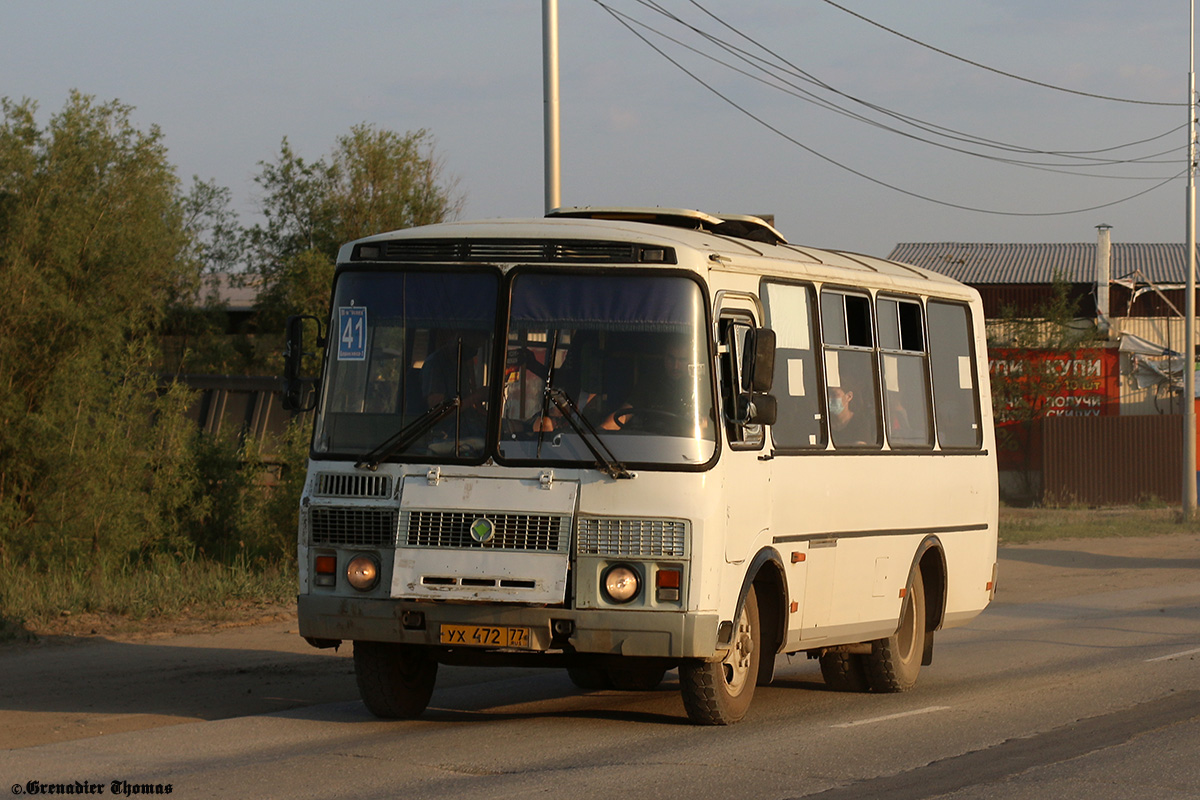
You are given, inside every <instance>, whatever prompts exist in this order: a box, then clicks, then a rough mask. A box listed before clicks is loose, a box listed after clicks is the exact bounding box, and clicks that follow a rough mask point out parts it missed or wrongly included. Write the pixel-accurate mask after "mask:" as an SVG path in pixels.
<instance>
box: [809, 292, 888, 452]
mask: <svg viewBox="0 0 1200 800" xmlns="http://www.w3.org/2000/svg"><path fill="white" fill-rule="evenodd" d="M821 328H822V331H823V334H824V342H823V344H824V350H825V390H826V393H827V395H828V406H827V408H828V417H829V431H830V436H831V437H832V438H833V446H834V447H835V448H838V449H841V448H871V449H878V448H879V446H880V443H881V438H880V430H879V402H878V399H877V398H878V397H879V387H878V383H877V380H878V378H877V373H876V368H875V341H874V336H873V334H872V330H871V298H870V297H868V296H867V295H860V294H855V293H851V292H841V291H827V290H826V291H822V292H821Z"/></svg>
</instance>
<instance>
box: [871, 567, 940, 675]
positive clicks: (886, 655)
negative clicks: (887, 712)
mask: <svg viewBox="0 0 1200 800" xmlns="http://www.w3.org/2000/svg"><path fill="white" fill-rule="evenodd" d="M924 653H925V583H924V581H923V580H921V570H919V569H917V570H913V575H912V578H911V579H910V580H909V583H908V591H907V592H905V596H904V605H903V607H902V608H901V611H900V627H899V628H898V629H897V630H896V632H895V633H894V634H892V635H891V636H889V637H887V638H886V639H877V640H875V641H874V642H872V643H871V653H870V655H868V656H867V657H866V666H867V681H868V682H869V683H870V685H871V690H872V691H875V692H907V691H908V690H909V689H911V688H912V687H913V686H914V685H916V683H917V675H918V674H919V673H920V672H921V659H922V657H923V656H924Z"/></svg>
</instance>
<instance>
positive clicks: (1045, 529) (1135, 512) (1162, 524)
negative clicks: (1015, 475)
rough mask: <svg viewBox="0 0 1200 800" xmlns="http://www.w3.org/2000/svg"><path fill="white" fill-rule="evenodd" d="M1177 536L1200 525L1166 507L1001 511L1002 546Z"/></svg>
mask: <svg viewBox="0 0 1200 800" xmlns="http://www.w3.org/2000/svg"><path fill="white" fill-rule="evenodd" d="M1177 533H1200V522H1188V523H1183V522H1181V521H1180V510H1179V509H1178V508H1168V507H1165V506H1157V507H1154V506H1137V507H1134V506H1130V507H1123V508H1005V507H1002V508H1001V509H1000V542H1001V543H1002V544H1026V543H1028V542H1040V541H1046V540H1049V539H1086V538H1107V537H1122V536H1158V535H1163V534H1177Z"/></svg>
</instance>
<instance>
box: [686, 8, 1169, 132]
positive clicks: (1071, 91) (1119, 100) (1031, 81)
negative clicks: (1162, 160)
mask: <svg viewBox="0 0 1200 800" xmlns="http://www.w3.org/2000/svg"><path fill="white" fill-rule="evenodd" d="M822 2H824V3H826V4H827V5H830V6H833V7H834V8H836V9H837V10H839V11H844V12H845V13H847V14H849V15H850V16H852V17H854V18H856V19H860V20H862V21H863V22H865V23H867V24H868V25H874V26H875V27H876V28H879V29H880V30H882V31H887V32H888V33H890V34H892V35H893V36H898V37H900V38H901V39H903V40H905V41H906V42H911V43H912V44H915V45H917V46H918V47H924V48H925V49H926V50H932V51H933V52H935V53H937V54H938V55H942V56H946V57H947V58H952V59H954V60H955V61H961V62H962V63H964V64H968V65H970V66H972V67H977V68H978V69H982V70H986V71H987V72H991V73H994V74H996V75H1001V76H1003V77H1005V78H1011V79H1013V80H1015V81H1021V82H1023V83H1029V84H1033V85H1034V86H1040V87H1042V88H1043V89H1053V90H1054V91H1056V92H1066V93H1067V94H1074V95H1078V96H1080V97H1090V98H1093V99H1095V100H1108V101H1110V102H1113V103H1131V104H1134V105H1141V106H1168V107H1175V108H1184V107H1186V106H1187V105H1188V104H1187V103H1160V102H1154V101H1150V100H1131V99H1129V98H1127V97H1110V96H1108V95H1104V94H1093V93H1092V92H1081V91H1079V90H1078V89H1068V88H1066V87H1063V86H1055V85H1054V84H1052V83H1045V82H1043V81H1039V80H1034V79H1033V78H1025V77H1022V76H1020V75H1015V74H1013V73H1011V72H1005V71H1004V70H1002V69H996V68H995V67H989V66H988V65H987V64H980V63H979V62H978V61H972V60H971V59H969V58H963V57H962V56H959V55H955V54H954V53H951V52H949V51H946V50H942V49H941V48H939V47H934V46H933V45H931V44H926V43H925V42H922V41H921V40H919V39H914V38H913V37H911V36H907V35H905V34H903V33H901V32H900V31H897V30H894V29H892V28H889V27H887V26H886V25H883V24H881V23H879V22H876V21H875V20H873V19H871V18H869V17H865V16H863V15H862V14H859V13H858V12H856V11H851V10H850V9H848V8H846V7H845V6H843V5H839V4H837V3H835V2H833V0H822ZM695 5H696V6H697V7H698V8H699V7H700V6H699V4H698V3H696V4H695Z"/></svg>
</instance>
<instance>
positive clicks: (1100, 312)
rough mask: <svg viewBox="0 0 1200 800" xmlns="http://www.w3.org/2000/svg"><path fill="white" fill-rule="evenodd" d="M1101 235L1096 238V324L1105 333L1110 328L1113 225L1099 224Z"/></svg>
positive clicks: (1097, 228)
mask: <svg viewBox="0 0 1200 800" xmlns="http://www.w3.org/2000/svg"><path fill="white" fill-rule="evenodd" d="M1096 230H1097V231H1099V236H1098V237H1097V239H1096V325H1097V327H1098V328H1099V329H1100V330H1101V331H1104V332H1105V333H1107V332H1108V329H1109V322H1108V319H1109V313H1110V310H1111V309H1110V308H1109V303H1108V286H1109V283H1110V282H1111V281H1112V266H1111V258H1112V239H1111V237H1110V231H1112V226H1111V225H1097V226H1096Z"/></svg>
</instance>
